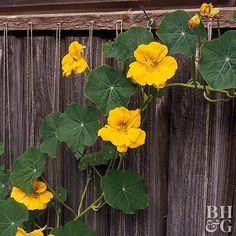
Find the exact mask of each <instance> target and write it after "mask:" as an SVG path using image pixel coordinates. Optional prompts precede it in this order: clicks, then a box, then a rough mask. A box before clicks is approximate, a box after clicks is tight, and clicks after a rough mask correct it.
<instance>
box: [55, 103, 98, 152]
mask: <svg viewBox="0 0 236 236" xmlns="http://www.w3.org/2000/svg"><path fill="white" fill-rule="evenodd" d="M98 129H99V117H98V113H97V111H96V109H95V108H93V107H83V106H81V105H80V104H78V103H72V104H71V105H69V106H68V107H67V108H66V110H65V112H64V113H63V114H62V115H61V121H60V125H59V128H58V131H57V135H58V138H59V139H60V140H61V141H63V142H66V143H67V144H68V146H70V147H71V148H72V149H76V148H77V147H80V146H84V145H85V146H91V145H93V144H94V142H95V141H96V140H97V138H98V135H97V133H98Z"/></svg>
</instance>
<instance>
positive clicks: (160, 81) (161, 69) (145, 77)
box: [127, 42, 178, 88]
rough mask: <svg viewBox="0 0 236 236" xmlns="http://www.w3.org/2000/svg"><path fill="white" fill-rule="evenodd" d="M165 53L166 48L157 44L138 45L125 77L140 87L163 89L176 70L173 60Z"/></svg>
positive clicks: (175, 63) (166, 51) (176, 66)
mask: <svg viewBox="0 0 236 236" xmlns="http://www.w3.org/2000/svg"><path fill="white" fill-rule="evenodd" d="M167 53H168V48H167V47H166V46H165V45H163V44H161V43H158V42H152V43H150V44H148V45H146V44H141V45H139V46H138V48H137V49H136V50H135V51H134V57H135V59H136V61H135V62H133V63H131V64H130V65H129V71H128V74H127V77H128V78H131V79H132V80H133V81H134V82H136V83H137V84H140V85H142V86H144V85H146V84H148V85H153V86H154V87H156V88H163V87H164V86H165V85H166V81H167V80H168V79H170V78H172V77H173V76H174V74H175V72H176V70H177V68H178V65H177V62H176V60H175V58H174V57H171V56H167Z"/></svg>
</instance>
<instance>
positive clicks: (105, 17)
mask: <svg viewBox="0 0 236 236" xmlns="http://www.w3.org/2000/svg"><path fill="white" fill-rule="evenodd" d="M234 10H236V8H235V7H222V8H221V13H220V14H221V16H220V26H221V27H222V28H235V27H236V23H235V22H233V18H232V14H233V11H234ZM172 11H174V10H171V9H168V10H150V11H147V14H148V16H149V17H151V18H152V19H153V25H152V28H153V29H156V28H157V27H158V26H159V24H160V23H161V20H162V19H163V17H164V16H165V15H166V13H168V12H172ZM186 11H187V12H188V13H190V14H191V15H193V14H195V13H197V12H199V9H198V8H195V9H186ZM118 20H122V23H123V29H128V28H130V27H131V26H143V27H147V19H146V17H145V15H144V13H143V12H142V11H118V12H96V14H95V13H66V14H35V15H29V14H25V15H10V16H7V15H5V16H4V15H2V16H0V26H2V27H4V25H6V24H7V25H8V28H9V29H10V30H25V29H27V28H28V27H29V22H31V23H32V24H33V28H34V29H35V30H53V29H56V28H57V26H58V23H60V24H61V27H62V29H63V30H76V29H79V30H88V28H89V26H90V25H91V21H93V22H94V24H93V28H94V29H95V30H104V29H106V30H114V29H115V28H116V23H117V21H118ZM213 27H214V28H217V21H216V20H215V21H213Z"/></svg>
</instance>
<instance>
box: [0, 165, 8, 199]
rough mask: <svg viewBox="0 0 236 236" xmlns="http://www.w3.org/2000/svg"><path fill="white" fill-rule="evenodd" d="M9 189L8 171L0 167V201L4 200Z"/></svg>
mask: <svg viewBox="0 0 236 236" xmlns="http://www.w3.org/2000/svg"><path fill="white" fill-rule="evenodd" d="M9 188H10V171H9V170H6V169H5V168H4V167H3V166H0V199H1V200H2V199H4V198H5V196H6V194H7V193H8V192H9Z"/></svg>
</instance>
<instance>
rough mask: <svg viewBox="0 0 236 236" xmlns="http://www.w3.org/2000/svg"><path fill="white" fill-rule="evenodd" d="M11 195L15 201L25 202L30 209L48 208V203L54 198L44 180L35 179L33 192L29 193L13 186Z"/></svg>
mask: <svg viewBox="0 0 236 236" xmlns="http://www.w3.org/2000/svg"><path fill="white" fill-rule="evenodd" d="M11 197H12V198H14V199H15V201H17V202H20V203H23V204H24V205H25V206H26V207H27V209H28V210H44V209H46V208H47V203H49V202H50V200H51V199H52V198H53V194H52V193H51V192H49V191H47V186H46V184H45V183H44V182H41V181H37V180H34V181H33V193H32V194H27V193H25V192H23V191H22V190H21V189H19V188H16V187H13V188H12V191H11Z"/></svg>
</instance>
